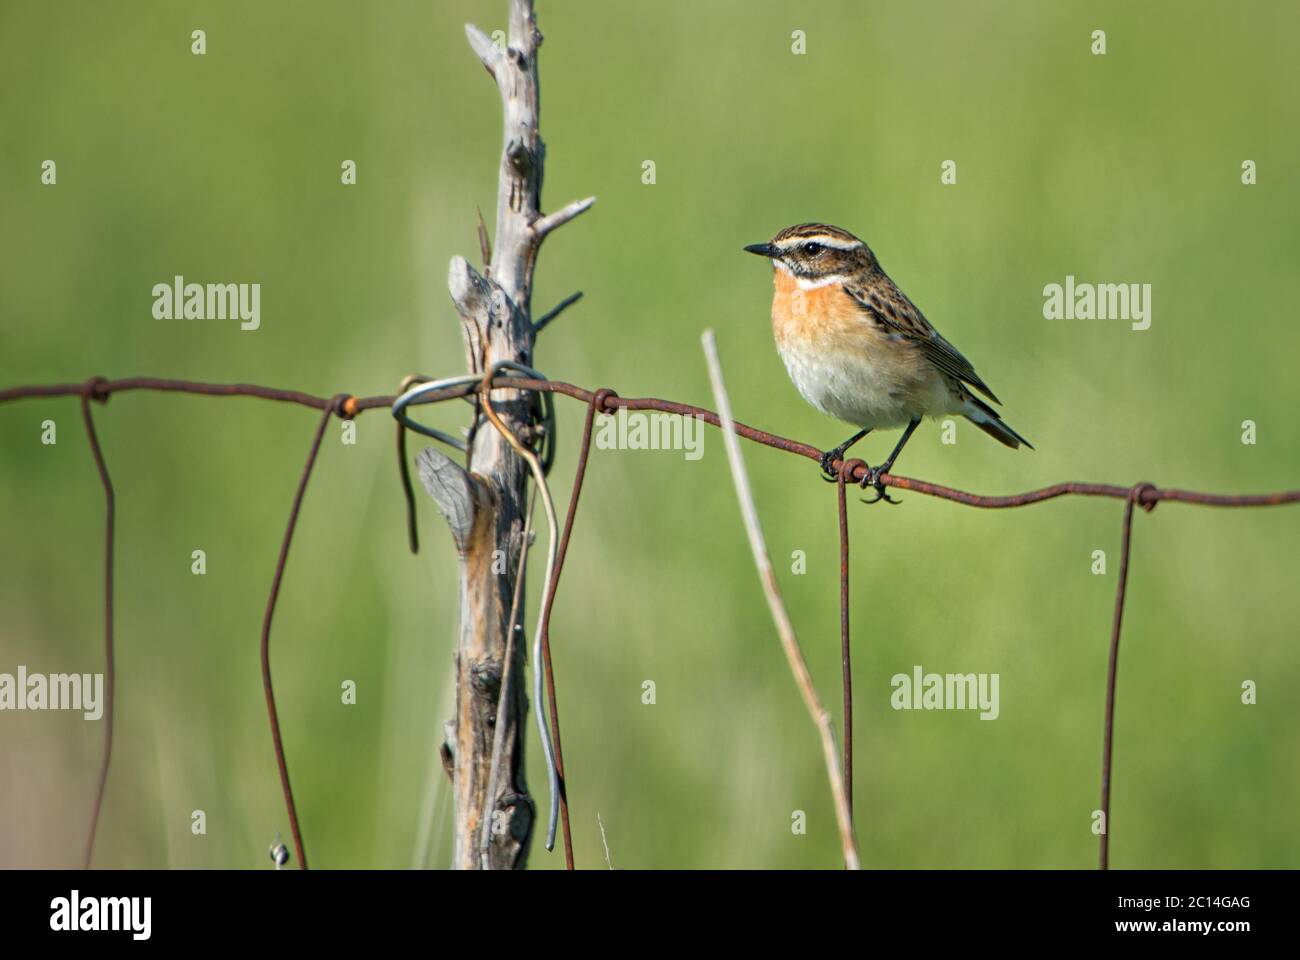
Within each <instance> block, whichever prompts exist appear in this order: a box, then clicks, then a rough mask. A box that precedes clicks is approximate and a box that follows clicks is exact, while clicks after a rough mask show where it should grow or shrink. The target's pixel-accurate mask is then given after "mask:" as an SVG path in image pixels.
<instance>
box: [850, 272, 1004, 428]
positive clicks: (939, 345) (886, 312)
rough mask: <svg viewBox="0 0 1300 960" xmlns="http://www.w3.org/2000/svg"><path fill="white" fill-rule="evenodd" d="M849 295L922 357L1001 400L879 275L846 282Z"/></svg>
mask: <svg viewBox="0 0 1300 960" xmlns="http://www.w3.org/2000/svg"><path fill="white" fill-rule="evenodd" d="M844 292H845V293H847V294H848V295H849V296H851V297H852V298H853V299H854V300H856V301H857V302H858V304H859V305H860V306H861V307H862V309H863V310H864V311H865V312H866V313H867V314H868V315H869V316H870V317H871V318H872V320H874V321H875V322H876V323H877V324H878V325H879V326H880V327H881V328H882V329H884V330H885V331H887V332H889V333H893V334H896V335H897V336H900V337H903V338H904V339H906V340H910V341H911V342H913V343H915V344H916V345H917V347H918V348H919V349H920V350H921V352H922V353H923V354H924V355H925V358H926V359H927V360H929V361H930V362H931V363H933V364H934V365H935V366H936V367H938V368H939V369H940V370H942V371H943V372H944V373H946V374H948V375H949V376H951V377H956V378H957V379H958V380H963V381H965V382H966V383H969V384H970V385H971V386H972V387H974V388H975V389H976V390H978V391H979V392H980V393H982V394H984V396H986V397H988V398H989V399H990V400H992V401H993V402H994V403H1001V402H1002V401H1001V400H999V399H998V398H997V396H996V395H995V394H994V393H993V391H992V390H990V389H989V386H988V384H987V383H985V382H984V381H983V380H981V379H980V375H979V374H978V373H976V372H975V368H974V367H972V366H971V363H970V361H969V360H967V359H966V358H965V357H963V356H962V355H961V353H960V352H958V350H957V348H956V347H954V346H953V345H952V344H951V343H949V342H948V341H947V340H945V339H944V338H943V336H942V335H941V334H940V333H939V331H938V330H936V329H934V327H932V326H931V325H930V321H929V320H927V319H925V315H924V314H922V313H921V311H920V310H918V309H917V308H916V305H915V304H914V303H912V301H911V300H909V299H907V297H906V296H905V295H904V294H903V291H901V290H899V289H898V287H897V286H895V285H894V282H893V281H892V280H890V279H889V278H888V277H886V276H884V275H883V274H881V275H879V276H878V277H877V279H875V280H874V281H873V282H871V283H869V284H860V283H846V284H845V285H844Z"/></svg>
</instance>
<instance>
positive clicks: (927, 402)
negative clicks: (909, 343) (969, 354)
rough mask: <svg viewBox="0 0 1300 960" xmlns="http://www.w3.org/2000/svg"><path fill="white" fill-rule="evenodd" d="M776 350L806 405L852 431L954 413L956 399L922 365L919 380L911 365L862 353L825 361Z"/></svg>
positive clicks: (799, 351) (816, 352)
mask: <svg viewBox="0 0 1300 960" xmlns="http://www.w3.org/2000/svg"><path fill="white" fill-rule="evenodd" d="M777 351H778V353H780V355H781V359H782V360H783V361H784V362H785V369H786V371H787V372H788V373H789V374H790V379H791V380H792V381H793V382H794V385H795V387H796V388H797V389H798V390H799V393H801V394H802V395H803V398H804V399H805V400H807V401H808V402H809V403H811V404H812V405H813V406H814V407H816V408H817V409H818V410H820V411H822V412H823V413H827V414H830V415H831V416H833V417H838V418H839V419H840V420H844V421H845V422H847V423H851V424H853V425H854V426H856V427H871V428H872V429H876V428H885V429H888V428H890V427H902V426H906V425H907V423H908V422H909V421H911V420H912V419H913V418H916V417H925V416H939V415H942V414H945V413H952V412H955V411H956V398H955V397H953V396H952V393H951V391H950V390H949V389H948V387H947V384H946V383H945V382H944V380H943V377H942V376H939V375H938V374H937V373H934V374H931V373H930V371H929V369H928V368H927V367H925V366H923V367H922V368H921V369H922V370H923V371H924V374H923V375H922V376H919V377H918V375H917V368H916V366H915V365H913V364H899V363H880V362H877V360H876V358H874V357H873V356H872V355H871V354H870V353H868V352H866V351H865V350H864V351H862V352H857V351H854V352H853V353H846V352H845V351H837V352H836V353H835V355H834V356H829V355H828V353H827V351H825V350H821V349H810V348H809V347H807V346H806V345H802V344H796V343H793V342H791V341H786V342H785V343H782V342H781V341H780V340H779V339H778V341H777Z"/></svg>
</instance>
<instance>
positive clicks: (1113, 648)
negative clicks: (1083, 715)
mask: <svg viewBox="0 0 1300 960" xmlns="http://www.w3.org/2000/svg"><path fill="white" fill-rule="evenodd" d="M1149 489H1153V488H1152V486H1151V484H1149V483H1138V484H1135V485H1134V486H1133V488H1132V489H1131V490H1130V491H1129V495H1128V499H1127V500H1125V501H1124V526H1123V530H1122V532H1121V534H1120V547H1119V578H1118V582H1117V583H1116V584H1115V616H1114V618H1113V620H1112V621H1111V628H1110V657H1109V659H1108V661H1107V665H1106V723H1105V730H1104V732H1103V734H1102V747H1101V821H1102V831H1101V869H1102V870H1108V869H1109V868H1110V771H1111V760H1112V759H1113V757H1114V747H1115V678H1116V676H1117V674H1118V671H1119V633H1120V626H1121V624H1122V623H1123V622H1124V598H1125V594H1126V593H1127V591H1128V560H1129V544H1130V542H1131V541H1132V537H1133V507H1134V506H1135V505H1136V504H1137V503H1138V502H1139V501H1140V500H1141V499H1142V494H1143V492H1145V491H1146V490H1149ZM1155 505H1156V501H1154V500H1153V501H1151V503H1150V504H1149V505H1144V507H1143V509H1145V510H1147V511H1148V512H1150V511H1151V510H1153V509H1155Z"/></svg>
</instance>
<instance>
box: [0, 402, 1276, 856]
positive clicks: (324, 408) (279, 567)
mask: <svg viewBox="0 0 1300 960" xmlns="http://www.w3.org/2000/svg"><path fill="white" fill-rule="evenodd" d="M480 386H481V385H480V384H479V383H477V382H475V383H465V384H461V385H457V386H452V387H448V388H446V389H444V390H439V391H431V392H430V393H428V394H427V395H425V396H423V397H421V398H420V399H418V400H416V401H414V402H413V403H412V405H417V404H428V403H439V402H442V401H444V400H451V399H455V398H459V397H466V396H470V395H472V394H474V393H475V392H476V391H478V390H479V389H480ZM491 388H492V389H496V388H508V389H515V390H527V391H535V392H538V393H558V394H562V395H564V396H567V397H571V398H573V399H575V400H579V401H581V402H583V403H585V404H587V405H588V411H587V418H586V423H585V425H584V431H583V439H582V444H581V449H580V450H579V459H578V469H577V472H576V476H575V478H574V479H575V482H574V489H573V492H572V494H571V499H570V503H569V510H568V515H567V517H566V522H565V525H564V532H563V535H562V541H561V548H560V564H559V565H557V567H556V569H555V571H554V573H553V575H552V578H551V584H550V587H551V590H550V594H551V596H550V597H549V601H550V602H548V603H547V604H546V609H545V610H544V611H543V613H542V617H543V627H542V636H543V638H544V645H543V664H542V669H543V670H544V672H545V677H546V686H547V692H548V700H549V707H550V714H551V717H550V719H551V725H552V727H553V728H554V734H555V741H556V745H557V747H558V745H559V717H558V711H557V706H556V697H555V679H554V672H553V666H552V663H551V651H550V642H549V641H550V637H549V626H550V616H551V607H552V605H553V603H554V594H555V588H556V587H557V586H558V581H559V575H560V568H561V566H562V564H563V557H564V554H565V553H566V552H567V548H568V541H569V536H570V533H571V531H572V527H573V522H574V517H575V514H576V511H577V504H578V496H579V494H580V493H581V490H582V481H583V478H584V476H585V473H586V466H587V458H588V454H589V452H590V445H591V427H592V420H593V418H594V417H595V416H596V415H597V414H607V413H614V412H615V411H617V410H619V409H625V410H650V411H655V412H659V413H669V414H677V415H680V416H689V417H698V418H699V419H701V420H703V421H704V422H706V423H709V424H712V425H713V426H715V427H720V426H721V422H720V420H719V418H718V415H717V414H716V413H714V412H713V411H712V410H708V409H705V408H704V407H697V406H694V405H691V404H686V403H677V402H675V401H671V400H661V399H659V398H656V397H620V396H619V395H618V394H617V393H615V392H614V391H612V390H610V389H608V388H601V389H599V390H586V389H583V388H582V387H578V386H575V385H573V384H571V383H565V382H563V381H556V380H538V379H532V378H528V377H521V376H502V377H496V378H494V379H493V380H492V382H491ZM137 390H145V391H158V392H164V393H188V394H195V395H200V396H217V397H252V398H257V399H263V400H273V401H278V402H283V403H292V404H297V405H299V406H304V407H309V408H312V409H315V410H319V411H321V412H322V413H323V416H322V417H321V419H320V421H319V423H318V425H317V429H316V432H315V434H314V437H313V441H312V446H311V449H310V452H309V455H308V458H307V463H306V465H305V467H304V468H303V472H302V474H301V477H300V479H299V482H298V487H297V490H296V493H295V496H294V500H293V504H292V508H291V510H290V515H289V522H288V525H287V528H286V530H285V535H284V539H283V541H282V543H281V549H280V555H279V559H278V561H277V564H276V569H275V576H274V579H273V582H272V587H271V594H270V597H269V599H268V601H267V607H266V612H265V615H264V619H263V630H262V637H261V645H260V649H261V654H262V668H263V671H262V672H263V686H264V690H265V694H266V700H267V710H268V715H269V718H270V724H271V732H272V740H273V743H274V746H275V753H276V762H277V766H278V768H279V772H280V781H281V787H282V788H283V792H284V795H285V806H286V809H287V811H288V815H289V821H290V825H291V828H292V832H293V837H294V845H295V848H296V852H297V854H298V859H299V867H300V868H301V869H305V868H306V866H307V863H306V855H305V852H304V849H303V842H302V835H301V830H300V827H299V821H298V815H297V811H296V809H295V805H294V801H293V794H292V791H291V789H290V787H289V777H288V767H287V764H286V761H285V755H284V746H283V743H282V742H281V738H280V732H279V719H278V715H277V713H276V708H275V698H274V693H273V690H272V686H271V676H270V659H269V643H270V627H271V620H272V617H273V615H274V612H275V605H276V600H277V598H278V595H279V588H280V583H281V581H282V579H283V576H284V570H285V565H286V563H287V560H288V552H289V544H290V542H291V540H292V537H293V532H294V528H295V526H296V524H297V519H298V514H299V512H300V509H301V506H302V500H303V496H304V494H305V491H306V487H307V482H308V480H309V479H310V476H311V472H312V469H313V467H314V465H315V462H316V457H317V454H318V453H319V450H320V443H321V439H322V437H323V436H324V430H325V426H326V425H327V424H328V422H329V420H330V418H331V417H332V416H336V415H337V416H339V417H341V418H343V419H352V418H353V417H356V416H358V415H360V414H361V413H364V412H365V411H367V410H377V409H381V408H382V409H386V410H387V409H391V407H392V405H393V403H394V402H395V401H396V399H397V397H396V396H392V395H384V396H372V397H360V398H358V397H355V396H352V395H351V394H337V395H335V396H332V397H324V396H317V395H314V394H310V393H305V392H302V391H298V390H282V389H278V388H274V387H263V386H257V385H253V384H245V383H208V382H203V381H194V380H177V379H166V378H160V377H127V378H123V379H118V380H108V379H106V378H104V377H92V378H90V379H89V380H86V381H83V382H80V383H55V384H39V385H33V386H19V387H11V388H7V389H4V390H0V404H2V403H6V402H9V401H13V400H20V399H31V398H42V397H66V396H76V397H79V398H80V400H81V405H82V415H83V420H84V422H85V426H86V431H87V436H88V439H89V442H90V445H91V451H92V453H93V455H94V460H95V464H96V468H97V471H98V473H99V477H100V481H101V484H102V486H103V488H104V491H105V503H106V525H105V570H104V639H105V658H106V665H105V682H106V690H105V716H106V721H107V722H106V732H105V742H104V754H103V762H102V766H101V772H100V777H99V781H98V786H97V790H96V799H95V804H94V811H93V814H92V820H91V826H90V832H89V839H88V842H87V847H86V855H85V863H86V864H87V866H88V865H89V863H90V859H91V855H92V854H93V849H94V839H95V832H96V827H97V825H98V821H99V813H100V809H101V807H102V804H103V796H104V788H105V785H106V783H107V778H108V770H109V761H110V759H111V756H112V743H113V722H112V717H113V713H112V703H113V695H114V686H113V684H114V680H113V678H114V659H115V658H114V647H113V540H114V507H115V501H114V493H113V486H112V482H111V480H110V478H109V475H108V468H107V466H106V464H105V460H104V456H103V451H102V449H101V448H100V445H99V440H98V436H97V435H96V432H95V427H94V422H93V419H92V418H91V415H90V408H89V402H90V401H91V400H93V401H95V402H98V403H101V404H102V403H106V402H107V400H108V398H109V397H110V396H111V395H112V394H114V393H126V392H131V391H137ZM735 430H736V433H737V434H739V435H740V436H742V437H744V438H746V439H748V440H751V441H753V442H755V443H759V444H762V445H764V446H767V447H771V448H773V449H776V450H781V451H784V452H787V453H793V454H796V455H798V456H801V457H805V458H807V459H809V460H813V461H820V459H821V456H822V451H821V450H820V449H819V448H817V447H814V446H812V445H811V444H806V443H800V442H799V441H797V440H790V439H788V438H786V437H781V436H778V435H777V434H773V433H769V432H767V431H765V430H759V429H757V428H755V427H750V426H748V425H746V424H743V423H738V422H737V423H736V424H735ZM398 451H399V457H400V458H401V459H402V461H403V464H402V466H403V467H405V463H404V461H405V432H404V431H402V432H401V433H400V434H399V440H398ZM831 467H832V468H833V469H834V470H835V471H836V473H837V474H838V479H839V482H838V484H837V492H838V497H839V500H840V510H839V511H837V512H838V513H839V515H840V521H841V522H840V530H839V532H840V605H841V610H840V613H841V645H842V646H841V655H842V661H843V662H842V667H843V674H844V677H843V680H844V706H845V722H846V743H845V760H846V763H845V767H846V770H851V769H852V766H851V763H852V753H851V751H852V745H851V744H852V741H851V739H850V738H851V737H852V731H851V724H852V692H851V677H850V663H849V648H848V602H847V601H848V596H849V592H848V583H849V579H848V578H849V572H848V548H849V540H848V529H847V525H846V523H845V522H844V521H845V519H846V518H845V516H844V514H843V500H844V486H845V484H847V483H857V482H861V481H862V480H863V479H864V478H865V477H866V476H867V474H868V471H869V468H868V466H867V464H866V463H864V462H863V461H861V460H848V461H835V462H834V463H833V464H831ZM402 478H403V486H404V488H405V490H406V494H407V497H406V502H407V509H408V528H409V530H408V532H409V539H410V546H411V548H412V550H414V549H416V543H417V541H416V534H415V526H414V516H413V511H414V498H413V496H412V495H411V493H410V484H409V471H408V470H405V469H404V470H403V471H402ZM880 482H881V483H882V484H883V485H884V486H886V487H894V488H896V489H899V490H910V491H912V492H914V493H920V494H924V495H926V496H930V497H936V498H938V499H942V500H950V501H952V502H954V503H960V504H964V505H966V506H971V507H979V508H984V509H1001V508H1007V507H1021V506H1027V505H1029V504H1034V503H1043V502H1046V501H1048V500H1054V499H1056V498H1058V497H1064V496H1083V497H1106V498H1110V499H1116V500H1124V501H1126V502H1125V509H1124V522H1123V528H1122V539H1121V553H1120V574H1119V579H1118V583H1117V587H1116V598H1115V612H1114V618H1113V623H1112V630H1111V641H1110V652H1109V658H1108V665H1107V683H1106V714H1105V726H1104V734H1103V752H1102V812H1103V829H1102V832H1101V834H1100V840H1101V863H1100V865H1101V868H1102V869H1106V868H1107V866H1108V858H1109V839H1108V837H1109V828H1110V823H1109V818H1110V784H1111V766H1112V758H1113V746H1114V716H1115V687H1116V679H1117V672H1118V656H1119V638H1120V625H1121V623H1122V620H1123V613H1124V602H1125V594H1126V589H1127V582H1128V567H1129V557H1130V541H1131V533H1132V517H1133V508H1134V507H1135V506H1140V507H1142V509H1143V510H1146V511H1148V512H1149V511H1151V510H1152V509H1154V508H1155V506H1156V504H1157V503H1161V502H1164V501H1169V502H1174V503H1190V504H1197V505H1201V506H1216V507H1262V506H1277V505H1280V504H1287V503H1297V502H1300V490H1285V491H1280V492H1277V493H1265V494H1219V493H1207V492H1202V491H1195V490H1182V489H1173V488H1170V489H1162V488H1159V487H1156V486H1155V485H1154V484H1150V483H1138V484H1135V485H1133V486H1121V485H1118V484H1107V483H1084V482H1080V481H1069V482H1064V483H1057V484H1053V485H1051V486H1047V487H1041V488H1039V489H1036V490H1028V491H1025V492H1023V493H1015V494H1006V495H1000V496H988V495H982V494H975V493H970V492H967V491H965V490H957V489H954V488H952V487H946V486H943V485H942V484H937V483H930V482H928V481H925V480H917V479H914V478H911V477H902V476H894V475H892V474H885V475H884V476H883V477H881V478H880ZM562 764H563V760H562V759H560V758H559V756H558V755H557V766H558V767H559V772H560V776H561V778H563V766H562ZM849 782H850V783H851V781H849ZM561 783H562V784H564V781H563V779H562V780H561ZM566 786H567V785H564V786H562V788H561V801H562V808H563V811H564V818H563V819H564V828H565V829H564V833H565V855H566V861H567V866H569V868H570V869H572V867H573V851H572V845H571V840H570V837H569V824H568V809H567V807H568V804H567V789H566ZM850 789H851V787H850Z"/></svg>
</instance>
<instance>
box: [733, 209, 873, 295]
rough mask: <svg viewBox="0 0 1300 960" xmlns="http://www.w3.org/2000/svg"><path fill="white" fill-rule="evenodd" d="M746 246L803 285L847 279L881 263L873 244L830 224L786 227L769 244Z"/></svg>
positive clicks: (751, 251) (806, 224) (804, 224)
mask: <svg viewBox="0 0 1300 960" xmlns="http://www.w3.org/2000/svg"><path fill="white" fill-rule="evenodd" d="M745 249H746V250H747V251H749V252H750V253H754V254H757V255H758V256H760V257H767V258H768V259H770V260H771V261H772V264H773V265H774V266H775V267H776V269H778V270H785V271H787V272H788V273H789V274H790V275H791V276H793V277H794V278H795V279H796V280H798V281H800V286H821V285H822V284H826V283H834V282H837V281H843V280H844V279H847V278H849V277H853V276H855V275H860V274H861V273H862V272H863V271H864V270H867V271H869V270H871V269H873V268H875V267H876V266H878V265H877V263H876V258H875V255H874V254H873V253H872V252H871V248H870V247H868V246H867V245H866V244H865V243H863V242H862V241H861V240H859V239H858V238H857V237H855V236H854V235H853V234H851V233H849V232H848V231H847V230H841V229H840V228H839V227H832V226H831V225H830V224H826V223H800V224H797V225H795V226H793V227H786V228H785V229H784V230H782V231H781V232H780V233H778V234H777V235H776V236H775V237H773V238H772V239H771V241H769V242H768V243H754V244H750V245H749V246H748V247H746V248H745Z"/></svg>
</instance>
